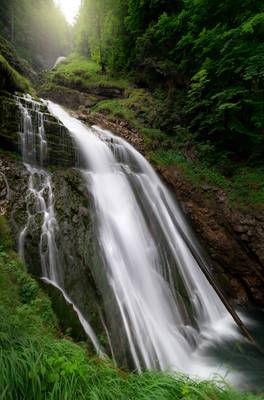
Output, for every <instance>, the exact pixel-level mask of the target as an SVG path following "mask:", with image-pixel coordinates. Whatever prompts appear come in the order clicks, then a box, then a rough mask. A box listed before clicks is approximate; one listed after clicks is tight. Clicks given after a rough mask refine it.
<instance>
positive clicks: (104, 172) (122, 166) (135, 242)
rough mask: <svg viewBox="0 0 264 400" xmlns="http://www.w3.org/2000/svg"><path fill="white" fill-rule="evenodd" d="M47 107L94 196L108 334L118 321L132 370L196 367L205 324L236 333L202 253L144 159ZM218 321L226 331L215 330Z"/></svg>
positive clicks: (110, 136) (121, 142)
mask: <svg viewBox="0 0 264 400" xmlns="http://www.w3.org/2000/svg"><path fill="white" fill-rule="evenodd" d="M48 108H49V110H50V112H51V113H52V114H53V115H54V116H55V117H57V118H58V119H59V120H60V121H61V122H62V123H63V124H64V125H65V127H66V128H67V129H68V130H69V132H70V134H71V135H72V137H73V138H74V140H75V141H76V143H77V145H78V146H79V148H80V149H81V152H82V156H83V159H84V161H85V169H84V170H82V173H83V177H84V179H85V182H86V184H87V188H88V190H89V191H90V193H91V194H92V198H93V200H94V210H95V214H96V220H97V230H98V241H99V245H100V250H101V257H102V260H103V264H104V269H105V276H106V278H107V282H108V286H109V288H110V292H111V293H110V294H109V292H107V291H106V290H105V291H103V293H102V295H103V296H104V303H105V306H106V307H108V303H109V298H110V297H111V298H112V297H113V298H114V303H115V305H114V306H113V304H111V307H113V309H114V310H115V311H114V315H115V316H116V314H117V313H116V310H118V314H119V318H120V321H121V324H119V322H118V321H117V320H115V323H114V327H112V329H111V332H110V336H114V335H115V330H118V328H117V327H118V326H119V325H120V326H121V327H122V330H123V332H124V334H125V336H126V340H127V343H128V346H129V349H130V353H131V356H132V358H133V362H134V365H135V366H136V367H137V369H138V370H141V369H142V368H158V369H162V370H181V371H185V372H191V373H192V372H197V370H195V369H194V359H195V354H196V353H197V351H198V349H199V348H201V347H202V346H203V345H204V343H205V342H206V338H208V337H212V336H214V334H213V329H216V330H218V331H219V332H218V336H220V337H221V335H222V336H223V335H224V334H225V333H226V332H227V331H228V333H229V334H230V335H234V336H236V335H238V333H237V332H236V329H235V324H234V323H233V322H232V319H231V316H230V315H229V313H228V312H227V310H226V308H225V307H224V305H223V304H222V302H221V301H220V299H219V297H218V295H217V294H216V292H215V290H214V289H213V288H212V287H211V285H210V284H209V282H208V281H207V279H206V277H205V275H204V274H203V272H202V271H201V269H200V268H199V265H198V263H197V261H196V256H195V255H197V259H198V257H199V259H203V256H202V255H201V253H200V250H199V246H198V245H197V244H196V242H195V239H194V237H193V236H192V233H191V231H190V230H189V228H188V226H187V224H186V222H185V220H184V217H183V215H182V213H181V211H180V209H179V208H178V206H177V205H176V203H175V201H174V200H173V199H172V197H171V196H170V194H169V192H168V191H167V189H166V188H165V187H164V185H163V184H162V183H161V181H160V179H159V178H158V176H157V175H156V173H155V172H154V170H153V169H152V168H151V166H150V165H149V163H148V162H147V161H146V160H145V159H144V157H143V156H141V155H140V154H139V153H138V152H137V151H136V150H135V149H134V148H133V147H132V146H130V145H129V144H128V143H126V142H125V141H124V140H123V139H121V138H118V137H116V136H114V135H113V134H111V133H110V132H108V131H105V130H102V129H100V128H98V127H92V128H88V127H86V126H85V125H84V124H82V123H81V122H80V121H78V120H76V119H75V118H73V117H71V116H70V115H69V114H68V113H67V112H66V111H64V110H63V109H62V108H61V107H60V106H58V105H56V104H53V103H52V102H48ZM188 242H191V243H192V251H191V250H190V247H189V246H188ZM204 263H205V261H204ZM205 264H206V263H205ZM108 314H109V313H108ZM108 317H109V318H110V316H109V315H108ZM223 325H224V326H225V328H227V327H229V329H224V330H222V331H221V329H220V328H221V327H223ZM215 336H217V335H215ZM117 346H118V344H117ZM113 351H114V352H115V346H113Z"/></svg>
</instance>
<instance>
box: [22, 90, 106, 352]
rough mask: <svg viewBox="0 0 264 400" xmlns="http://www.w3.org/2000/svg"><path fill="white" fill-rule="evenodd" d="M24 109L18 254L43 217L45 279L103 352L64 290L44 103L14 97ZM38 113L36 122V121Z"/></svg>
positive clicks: (41, 250) (42, 265) (40, 244)
mask: <svg viewBox="0 0 264 400" xmlns="http://www.w3.org/2000/svg"><path fill="white" fill-rule="evenodd" d="M15 100H16V102H17V105H18V107H19V109H20V112H21V127H20V143H21V153H22V156H23V162H24V165H25V167H26V169H27V171H28V173H29V179H28V191H27V198H26V200H27V214H28V218H27V223H26V225H25V227H24V228H23V229H22V231H21V233H20V237H19V254H20V257H21V259H22V260H25V242H26V239H27V234H28V231H29V229H30V226H31V225H34V224H37V222H36V218H38V217H39V215H42V216H43V221H42V226H41V235H40V242H39V254H40V260H41V268H42V279H43V280H44V281H46V282H47V283H49V284H51V285H53V286H54V287H56V288H57V289H58V290H59V291H60V292H61V293H62V295H63V296H64V298H65V300H66V302H68V303H69V304H71V305H72V306H73V309H74V310H75V312H76V314H77V316H78V318H79V320H80V322H81V324H82V326H83V328H84V331H85V332H86V334H87V336H88V337H89V338H90V339H91V341H92V343H93V345H94V347H95V348H96V350H97V351H98V353H102V352H101V349H100V345H99V342H98V340H97V338H96V335H95V333H94V331H93V329H92V328H91V326H90V325H89V322H88V321H87V320H86V319H85V318H84V317H83V315H82V313H81V311H80V310H79V308H78V307H77V306H76V305H75V304H74V303H73V301H72V300H71V298H70V297H69V296H68V295H67V293H66V292H65V290H64V273H63V268H62V266H61V263H60V257H59V252H58V249H57V245H56V234H57V231H58V224H57V221H56V217H55V212H54V198H53V191H52V179H51V175H50V174H49V173H48V172H47V171H46V170H45V169H43V163H44V161H46V158H47V150H48V149H47V141H46V138H45V127H44V114H43V112H42V111H41V109H42V108H43V107H44V103H40V102H37V101H34V100H33V99H32V98H31V96H29V95H26V96H24V97H18V96H16V97H15ZM33 114H34V115H35V119H36V121H34V122H33V116H32V115H33Z"/></svg>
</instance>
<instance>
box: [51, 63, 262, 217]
mask: <svg viewBox="0 0 264 400" xmlns="http://www.w3.org/2000/svg"><path fill="white" fill-rule="evenodd" d="M43 85H44V86H46V87H47V88H49V89H50V90H56V85H62V86H64V87H67V88H69V87H70V88H77V89H78V90H81V91H84V92H86V93H89V90H91V89H92V88H93V89H94V88H96V87H97V88H98V87H112V88H117V89H120V90H123V91H124V92H123V93H124V95H123V96H122V97H120V98H109V99H103V100H102V99H100V98H97V99H96V98H95V99H94V103H95V104H93V105H92V106H90V112H99V113H102V114H104V116H107V118H109V119H110V120H121V121H126V122H128V124H129V126H130V127H131V128H135V129H137V130H138V131H139V132H140V133H141V135H142V136H143V138H144V142H145V148H146V155H147V157H148V158H149V160H150V161H151V162H152V163H155V164H157V165H161V166H171V165H172V166H173V165H175V166H177V167H179V168H180V169H181V171H182V172H183V173H184V175H185V176H186V178H187V179H188V180H190V181H191V182H192V183H193V184H194V185H196V186H200V185H202V184H204V183H207V184H210V185H213V186H215V187H217V188H220V189H223V190H225V191H226V193H227V195H228V199H229V204H230V206H231V207H232V208H240V209H244V210H246V209H250V210H256V211H259V210H262V209H263V205H264V183H263V182H264V168H263V165H261V164H260V163H259V164H256V163H254V164H253V163H252V162H251V160H248V161H247V162H245V161H243V162H241V161H240V160H239V159H237V160H236V159H234V158H230V157H229V155H228V154H227V153H226V152H225V151H219V150H216V149H215V148H214V146H212V145H211V144H209V143H207V142H204V143H201V141H200V140H199V141H197V140H196V137H195V135H193V134H190V133H189V132H188V130H187V129H185V128H184V127H182V126H180V125H179V126H177V127H176V128H175V129H174V132H173V134H171V133H170V132H168V131H167V130H164V129H163V125H162V118H163V117H162V110H164V101H165V94H164V93H163V92H161V91H159V90H156V91H154V92H152V93H151V92H150V91H149V90H147V89H144V88H140V87H137V86H136V85H135V84H134V81H133V76H126V77H124V76H121V77H120V76H119V77H118V78H117V77H113V76H112V75H111V74H107V73H102V72H101V70H100V67H99V66H98V65H97V64H96V63H95V62H93V61H91V60H87V59H85V58H83V57H79V56H78V57H77V56H71V57H70V58H69V59H68V60H67V61H66V62H64V63H62V64H60V65H59V66H58V67H57V68H56V69H55V70H53V71H51V72H49V73H48V74H47V75H46V76H45V83H44V84H43ZM166 123H167V122H166ZM175 132H176V133H175Z"/></svg>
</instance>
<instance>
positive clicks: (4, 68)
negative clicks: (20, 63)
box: [0, 55, 32, 93]
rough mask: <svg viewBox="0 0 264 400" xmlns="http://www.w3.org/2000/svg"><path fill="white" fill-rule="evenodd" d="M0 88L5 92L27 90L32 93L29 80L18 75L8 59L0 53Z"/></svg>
mask: <svg viewBox="0 0 264 400" xmlns="http://www.w3.org/2000/svg"><path fill="white" fill-rule="evenodd" d="M0 75H1V81H0V90H5V91H7V92H11V93H13V92H15V91H18V92H29V93H32V89H31V87H30V84H29V82H28V81H27V79H26V78H24V77H23V76H22V75H20V74H19V73H18V72H17V71H16V70H15V69H14V68H13V67H11V65H10V64H9V63H8V61H7V60H6V59H5V58H4V57H3V56H2V55H0Z"/></svg>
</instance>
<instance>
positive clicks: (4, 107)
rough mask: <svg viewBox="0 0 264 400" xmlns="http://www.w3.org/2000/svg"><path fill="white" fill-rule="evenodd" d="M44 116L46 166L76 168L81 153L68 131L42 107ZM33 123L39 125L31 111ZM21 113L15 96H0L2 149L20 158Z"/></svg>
mask: <svg viewBox="0 0 264 400" xmlns="http://www.w3.org/2000/svg"><path fill="white" fill-rule="evenodd" d="M42 112H43V114H44V124H45V135H46V139H47V142H48V144H49V146H48V154H47V158H46V161H45V165H44V166H46V167H47V166H48V167H51V168H52V167H56V166H57V167H59V166H61V167H65V166H67V167H71V166H75V165H76V163H77V161H78V157H79V152H78V151H77V149H76V148H75V145H74V143H73V141H72V139H71V137H70V135H69V134H68V132H67V130H66V129H65V128H64V127H63V126H62V125H61V124H60V123H59V122H58V121H57V120H56V119H55V118H54V117H53V116H52V115H50V114H49V113H48V110H47V108H46V107H45V106H43V107H42ZM31 114H32V122H33V124H37V118H38V114H37V113H36V112H35V111H31ZM21 123H22V121H21V112H20V110H19V106H18V105H17V104H16V102H15V100H14V97H13V96H11V95H10V96H8V95H5V96H0V141H1V148H2V149H4V150H7V151H12V152H14V153H15V154H17V156H20V154H21V150H20V147H21V146H20V138H19V132H18V131H19V127H21Z"/></svg>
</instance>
